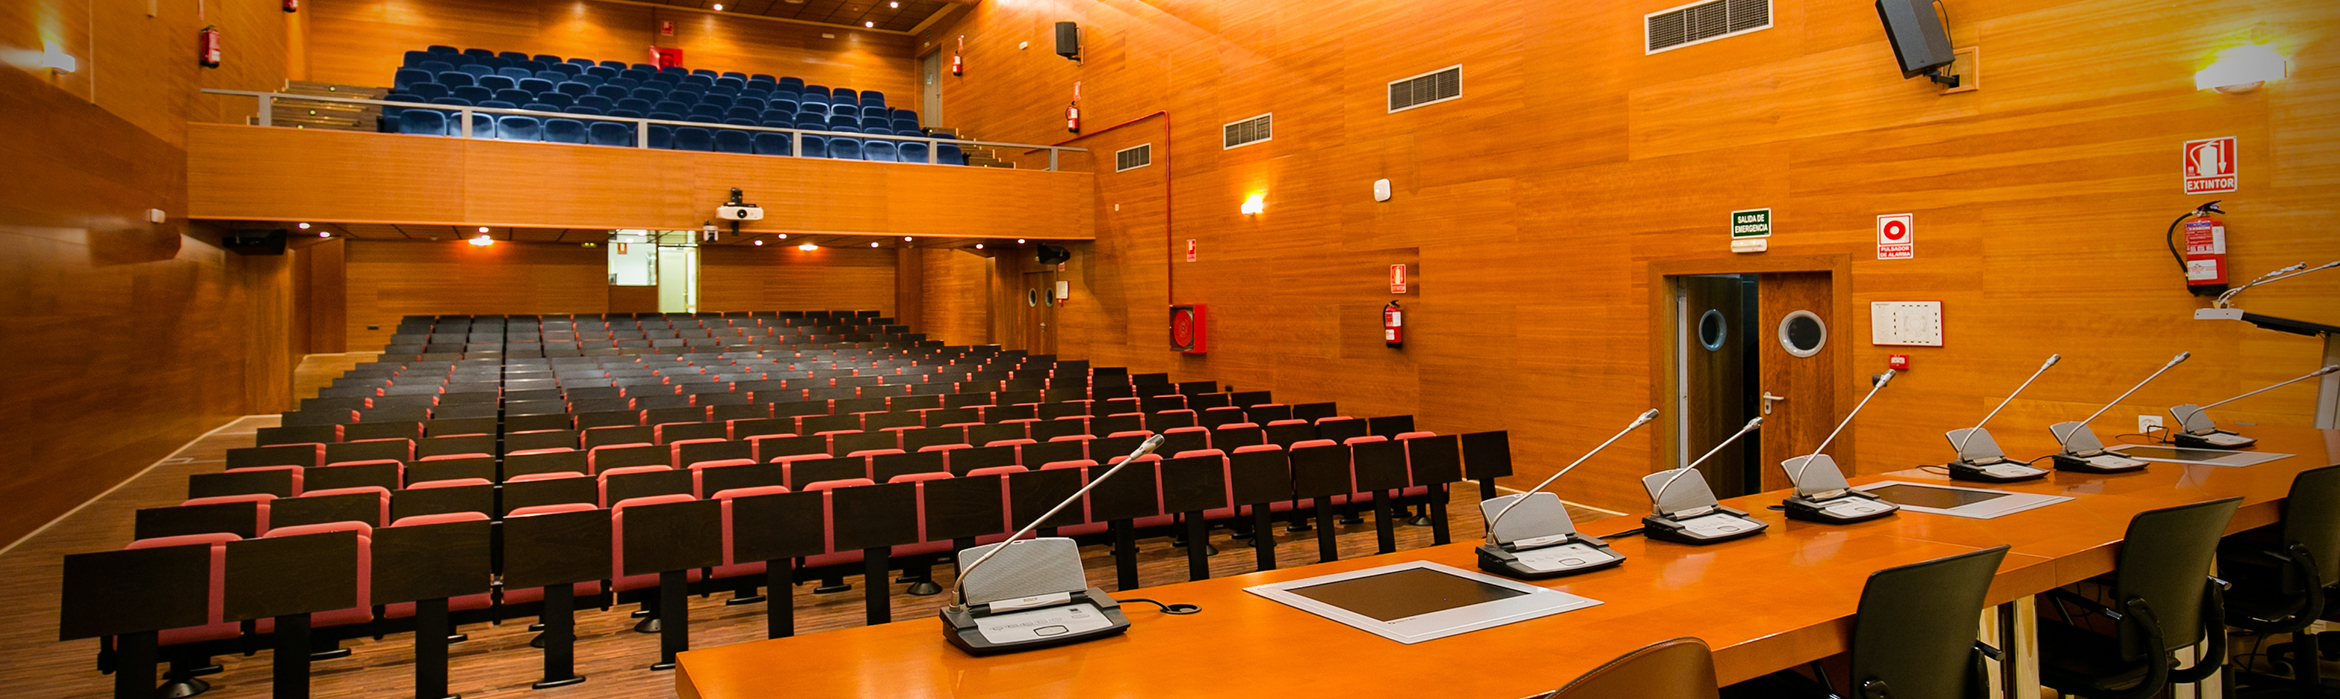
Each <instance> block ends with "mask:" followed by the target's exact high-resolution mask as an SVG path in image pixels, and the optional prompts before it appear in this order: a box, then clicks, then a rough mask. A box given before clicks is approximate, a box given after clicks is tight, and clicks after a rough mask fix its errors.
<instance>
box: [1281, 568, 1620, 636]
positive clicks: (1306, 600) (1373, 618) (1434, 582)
mask: <svg viewBox="0 0 2340 699" xmlns="http://www.w3.org/2000/svg"><path fill="white" fill-rule="evenodd" d="M1243 589H1244V590H1245V591H1248V592H1250V593H1252V594H1255V595H1259V596H1261V597H1266V598H1268V599H1271V600H1275V601H1277V602H1282V603H1284V604H1286V605H1290V606H1292V607H1296V608H1299V609H1300V610H1302V611H1306V612H1309V613H1311V614H1315V615H1317V616H1321V617H1324V618H1326V619H1331V620H1333V621H1337V622H1340V623H1343V624H1347V625H1349V626H1352V627H1355V628H1357V629H1360V630H1363V631H1365V632H1368V633H1372V634H1374V635H1377V636H1381V637H1383V638H1387V639H1390V640H1392V641H1397V642H1399V643H1405V644H1414V643H1420V642H1423V641H1429V640H1435V639H1440V638H1445V637H1448V636H1454V635H1458V634H1464V633H1469V632H1472V631H1477V630H1479V629H1486V628H1494V627H1497V626H1502V625H1504V624H1509V623H1512V622H1517V621H1526V620H1528V619H1534V618H1537V617H1543V616H1550V615H1553V614H1559V613H1561V612H1568V611H1574V610H1578V609H1583V608H1586V607H1591V606H1594V605H1598V604H1600V601H1598V600H1593V599H1587V598H1584V597H1579V596H1576V595H1571V594H1568V593H1565V592H1560V591H1557V590H1549V589H1545V588H1541V587H1536V586H1534V585H1528V584H1524V583H1519V582H1514V581H1510V580H1505V579H1502V578H1498V577H1494V576H1491V575H1481V574H1479V573H1474V572H1471V571H1467V570H1462V569H1459V568H1454V567H1451V566H1444V565H1439V564H1437V563H1431V562H1428V561H1412V562H1407V563H1399V564H1396V565H1387V566H1381V567H1378V568H1367V569H1364V570H1355V571H1350V572H1346V573H1335V574H1332V575H1323V576H1318V577H1313V578H1305V579H1301V580H1293V581H1290V582H1281V583H1275V584H1270V585H1255V586H1252V587H1247V588H1243Z"/></svg>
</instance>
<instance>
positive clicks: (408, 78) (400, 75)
mask: <svg viewBox="0 0 2340 699" xmlns="http://www.w3.org/2000/svg"><path fill="white" fill-rule="evenodd" d="M427 82H431V74H430V73H429V72H428V71H424V70H423V69H421V68H400V69H398V72H396V73H392V74H391V76H390V86H391V87H393V88H396V89H400V90H404V89H406V86H408V85H413V84H415V83H427Z"/></svg>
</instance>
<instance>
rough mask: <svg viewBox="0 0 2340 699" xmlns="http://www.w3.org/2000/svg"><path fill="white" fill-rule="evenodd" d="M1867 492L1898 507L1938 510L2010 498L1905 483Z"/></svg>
mask: <svg viewBox="0 0 2340 699" xmlns="http://www.w3.org/2000/svg"><path fill="white" fill-rule="evenodd" d="M1866 490H1867V492H1868V493H1869V494H1871V495H1875V496H1877V497H1881V498H1885V501H1886V502H1890V503H1893V504H1896V505H1915V506H1918V507H1930V508H1933V509H1937V510H1947V509H1950V508H1953V507H1963V506H1966V505H1972V504H1975V503H1978V502H1986V501H1990V500H1997V499H1999V498H2003V497H2007V496H2008V493H2000V492H1992V491H1987V490H1968V489H1965V488H1928V487H1925V486H1922V485H1908V484H1903V483H1894V484H1890V485H1886V486H1884V487H1881V488H1869V489H1866Z"/></svg>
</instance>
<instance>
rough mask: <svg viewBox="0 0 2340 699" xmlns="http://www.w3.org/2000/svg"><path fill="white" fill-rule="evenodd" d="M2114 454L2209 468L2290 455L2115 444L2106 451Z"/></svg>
mask: <svg viewBox="0 0 2340 699" xmlns="http://www.w3.org/2000/svg"><path fill="white" fill-rule="evenodd" d="M2106 451H2110V452H2113V453H2116V454H2120V455H2122V456H2126V457H2129V458H2133V459H2144V460H2146V461H2167V462H2170V463H2177V464H2207V465H2210V466H2251V465H2256V464H2263V463H2267V462H2269V461H2276V460H2279V459H2284V458H2288V457H2290V456H2291V455H2290V454H2278V453H2274V452H2265V451H2232V450H2226V449H2185V448H2181V447H2167V446H2161V445H2158V444H2116V445H2114V446H2113V447H2112V448H2110V449H2106Z"/></svg>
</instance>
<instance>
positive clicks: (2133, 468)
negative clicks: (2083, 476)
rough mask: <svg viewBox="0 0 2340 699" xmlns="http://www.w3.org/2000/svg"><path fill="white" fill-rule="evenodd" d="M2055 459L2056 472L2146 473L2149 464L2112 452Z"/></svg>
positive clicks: (2062, 455)
mask: <svg viewBox="0 0 2340 699" xmlns="http://www.w3.org/2000/svg"><path fill="white" fill-rule="evenodd" d="M2055 458H2056V470H2058V471H2071V472H2073V473H2137V472H2140V471H2144V470H2145V465H2146V464H2147V463H2148V462H2145V461H2140V460H2137V459H2132V458H2129V457H2126V456H2121V455H2119V454H2114V453H2112V452H2105V453H2102V454H2097V455H2095V456H2078V455H2074V454H2057V455H2056V457H2055Z"/></svg>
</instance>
